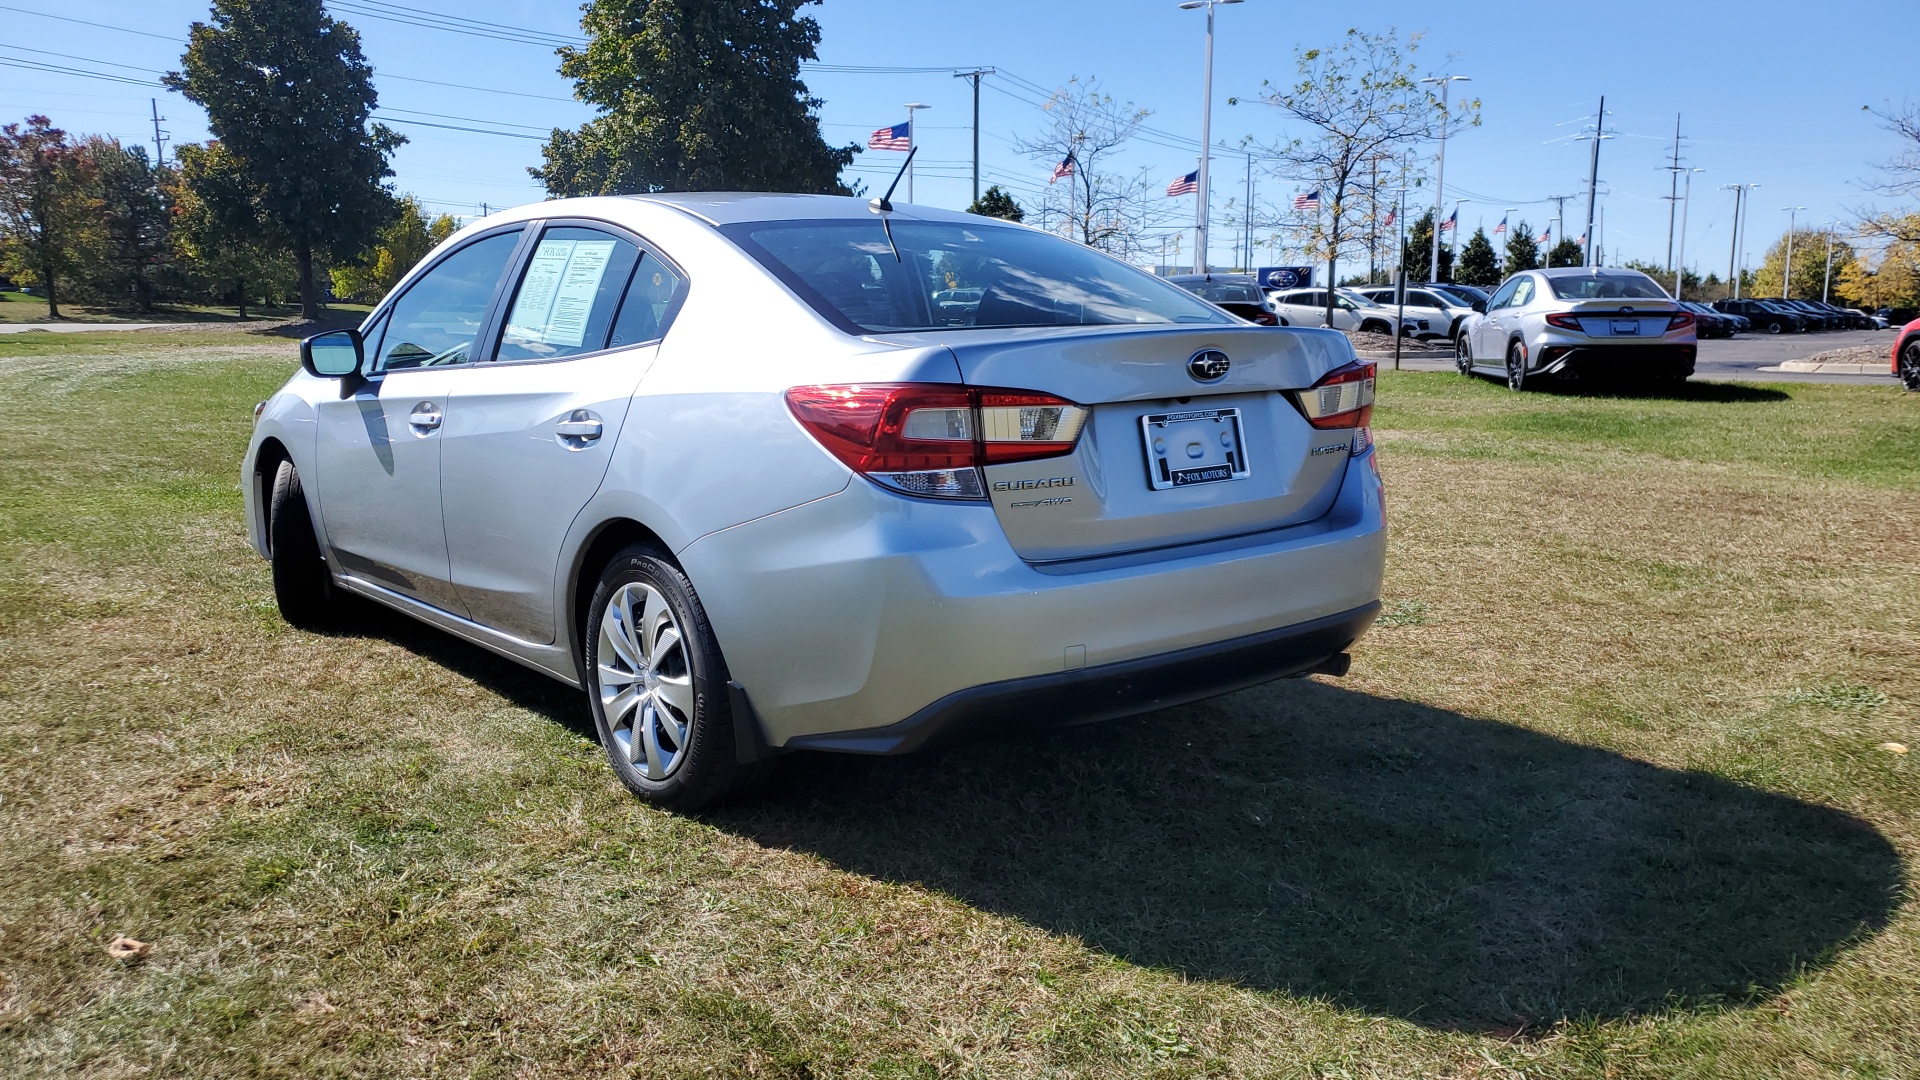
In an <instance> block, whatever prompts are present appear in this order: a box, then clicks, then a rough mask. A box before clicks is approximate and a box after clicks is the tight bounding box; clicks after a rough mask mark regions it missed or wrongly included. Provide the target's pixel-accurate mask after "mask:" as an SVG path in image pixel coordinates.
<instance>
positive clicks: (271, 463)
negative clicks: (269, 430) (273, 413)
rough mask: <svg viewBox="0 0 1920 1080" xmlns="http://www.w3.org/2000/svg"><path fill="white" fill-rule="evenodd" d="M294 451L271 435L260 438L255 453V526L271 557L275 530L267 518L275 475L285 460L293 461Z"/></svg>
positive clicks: (270, 508) (253, 479)
mask: <svg viewBox="0 0 1920 1080" xmlns="http://www.w3.org/2000/svg"><path fill="white" fill-rule="evenodd" d="M292 460H293V452H292V451H290V450H288V449H287V444H285V443H283V442H281V441H280V440H279V438H278V437H276V436H273V435H269V436H267V437H266V438H264V439H261V440H260V448H259V449H258V450H256V451H254V455H253V476H252V481H251V482H252V484H253V516H254V521H253V526H254V528H255V529H257V530H258V531H257V532H255V533H254V535H255V536H258V537H260V538H261V539H262V540H263V541H264V543H265V547H266V549H267V555H268V556H269V557H271V556H272V554H273V531H272V530H271V529H269V528H268V526H269V525H270V524H271V522H269V521H268V520H267V517H268V515H269V514H271V513H272V510H273V477H274V474H275V473H276V472H278V471H279V469H280V463H281V462H283V461H292Z"/></svg>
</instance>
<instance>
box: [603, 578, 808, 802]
mask: <svg viewBox="0 0 1920 1080" xmlns="http://www.w3.org/2000/svg"><path fill="white" fill-rule="evenodd" d="M585 629H586V633H585V635H584V637H585V640H586V665H585V666H586V671H587V685H588V686H589V688H590V691H589V699H588V700H589V704H590V707H591V708H592V709H593V723H594V728H595V729H596V730H597V731H598V732H599V735H600V745H601V747H603V748H604V749H605V750H606V753H607V760H608V761H609V762H610V763H611V764H612V765H613V771H614V775H616V776H618V777H619V778H620V782H621V783H622V784H625V785H626V787H627V790H629V791H631V792H633V793H634V794H635V795H638V796H640V797H641V798H642V799H645V800H646V801H648V802H650V803H653V804H654V805H656V806H662V807H666V808H669V809H673V810H698V809H699V808H701V807H703V806H707V805H710V804H712V803H715V802H719V801H721V800H723V799H727V798H730V797H733V796H737V795H740V794H743V793H744V792H746V791H747V790H749V789H751V788H752V787H754V786H756V785H758V784H759V783H760V782H761V781H763V780H765V779H766V778H767V776H768V775H770V774H771V772H772V765H773V763H772V762H771V761H759V762H753V763H751V764H748V763H742V762H741V761H740V760H739V759H738V756H737V754H736V748H735V746H734V727H733V708H732V702H731V701H730V700H729V697H728V694H727V682H728V674H727V664H726V660H725V659H723V658H722V657H721V655H720V646H719V644H718V642H716V641H715V639H714V636H713V628H712V626H710V625H709V624H708V622H707V612H706V609H705V608H704V607H702V606H701V604H700V598H699V596H698V595H696V594H695V593H694V591H693V583H692V582H691V581H688V580H687V578H686V575H684V574H682V573H681V572H680V569H679V568H678V567H676V566H674V565H673V564H672V563H669V562H667V561H666V560H665V559H662V558H660V557H659V555H658V554H657V553H655V552H654V551H653V550H651V549H649V548H646V547H644V546H635V547H630V548H628V549H626V550H625V551H622V552H621V553H620V554H618V555H616V556H615V557H614V559H613V561H612V562H611V563H609V564H608V565H607V568H606V569H605V570H604V571H602V572H601V575H600V585H599V588H597V589H596V590H595V591H594V595H593V603H592V605H591V606H590V607H589V608H588V610H587V625H586V628H585Z"/></svg>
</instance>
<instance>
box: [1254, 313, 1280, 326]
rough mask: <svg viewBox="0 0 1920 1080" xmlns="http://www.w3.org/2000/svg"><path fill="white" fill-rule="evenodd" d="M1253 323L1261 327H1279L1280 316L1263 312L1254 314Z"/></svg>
mask: <svg viewBox="0 0 1920 1080" xmlns="http://www.w3.org/2000/svg"><path fill="white" fill-rule="evenodd" d="M1253 321H1254V322H1256V323H1258V324H1260V325H1261V326H1279V325H1280V316H1278V315H1275V314H1274V313H1273V312H1271V311H1261V312H1256V313H1255V314H1254V316H1253Z"/></svg>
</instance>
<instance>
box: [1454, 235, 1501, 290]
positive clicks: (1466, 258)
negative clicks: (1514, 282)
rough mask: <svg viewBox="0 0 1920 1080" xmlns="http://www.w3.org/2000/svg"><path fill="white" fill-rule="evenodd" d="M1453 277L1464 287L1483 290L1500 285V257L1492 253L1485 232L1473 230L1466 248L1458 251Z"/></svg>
mask: <svg viewBox="0 0 1920 1080" xmlns="http://www.w3.org/2000/svg"><path fill="white" fill-rule="evenodd" d="M1453 276H1454V277H1455V279H1457V280H1458V281H1460V282H1461V283H1462V284H1464V285H1477V286H1479V287H1481V288H1483V289H1486V288H1491V287H1493V286H1495V285H1498V284H1500V257H1499V256H1497V255H1495V254H1494V253H1493V242H1492V241H1490V240H1488V239H1487V230H1485V229H1475V230H1473V235H1472V236H1471V237H1469V238H1468V239H1467V246H1466V247H1463V248H1461V249H1460V262H1459V264H1458V265H1456V266H1455V267H1454V270H1453Z"/></svg>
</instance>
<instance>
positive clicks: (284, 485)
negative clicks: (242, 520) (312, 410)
mask: <svg viewBox="0 0 1920 1080" xmlns="http://www.w3.org/2000/svg"><path fill="white" fill-rule="evenodd" d="M267 551H268V552H269V558H270V559H271V560H272V564H273V600H274V603H276V604H278V605H279V607H280V617H281V618H283V619H285V620H287V622H288V623H290V624H292V625H294V626H298V627H300V628H302V629H307V630H311V629H314V628H316V627H319V626H323V625H325V624H326V622H327V621H328V619H329V618H331V617H332V616H333V615H334V614H335V611H336V608H337V606H338V604H337V602H336V599H335V594H334V589H333V575H332V574H331V573H329V572H328V571H327V562H326V560H325V559H323V558H321V556H320V540H319V537H318V536H317V535H316V534H315V532H314V529H313V515H312V514H311V513H310V512H309V511H308V510H307V496H306V492H305V490H304V489H303V488H302V487H301V485H300V470H298V469H296V468H294V467H293V462H291V461H283V462H281V463H280V465H279V467H278V468H276V469H275V470H274V473H273V489H272V491H271V492H270V493H269V494H268V496H267Z"/></svg>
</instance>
